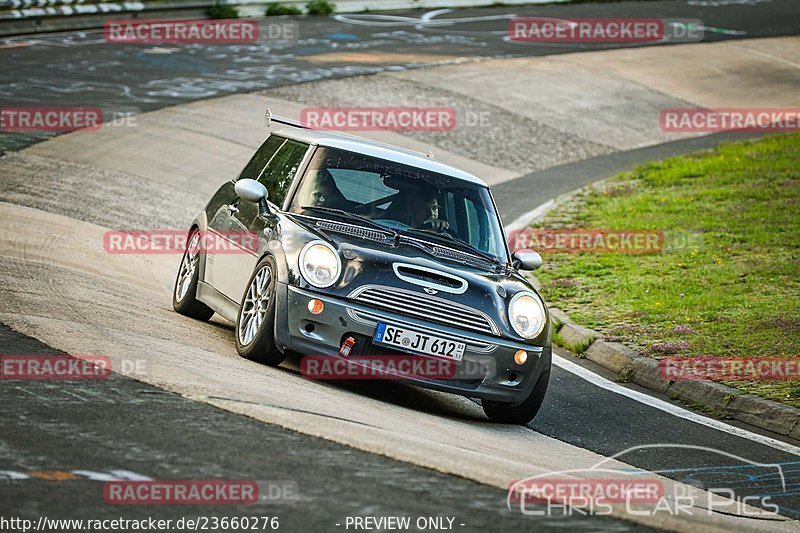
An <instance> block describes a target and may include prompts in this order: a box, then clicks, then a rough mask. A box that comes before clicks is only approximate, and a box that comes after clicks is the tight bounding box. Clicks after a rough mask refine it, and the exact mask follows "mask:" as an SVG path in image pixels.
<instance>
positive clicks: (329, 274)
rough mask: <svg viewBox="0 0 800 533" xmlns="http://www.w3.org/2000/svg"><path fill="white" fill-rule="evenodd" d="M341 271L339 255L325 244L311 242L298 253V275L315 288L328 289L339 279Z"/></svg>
mask: <svg viewBox="0 0 800 533" xmlns="http://www.w3.org/2000/svg"><path fill="white" fill-rule="evenodd" d="M341 270H342V261H341V259H339V254H337V253H336V250H334V249H333V247H331V245H329V244H328V243H326V242H323V241H311V242H310V243H308V244H306V245H305V246H304V247H303V249H302V250H301V251H300V273H301V274H302V275H303V278H304V279H305V280H306V281H307V282H309V283H310V284H311V285H313V286H315V287H319V288H321V289H322V288H325V287H330V286H331V285H333V284H334V283H336V280H337V279H339V273H340V272H341Z"/></svg>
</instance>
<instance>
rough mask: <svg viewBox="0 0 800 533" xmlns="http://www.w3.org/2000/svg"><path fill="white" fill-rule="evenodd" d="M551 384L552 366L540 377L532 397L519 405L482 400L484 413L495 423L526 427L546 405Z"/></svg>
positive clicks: (548, 366)
mask: <svg viewBox="0 0 800 533" xmlns="http://www.w3.org/2000/svg"><path fill="white" fill-rule="evenodd" d="M549 382H550V365H547V369H546V370H545V371H544V372H542V375H541V376H539V380H538V381H537V382H536V386H535V387H534V388H533V390H532V391H531V394H530V396H528V397H527V398H526V399H525V400H523V401H522V402H521V403H518V404H511V403H506V402H495V401H491V400H481V406H482V407H483V412H484V413H486V416H488V417H489V419H490V420H492V421H493V422H500V423H502V424H522V425H525V424H527V423H528V422H530V421H531V420H533V419H534V418H535V417H536V415H537V414H538V413H539V409H541V407H542V403H544V395H545V393H546V392H547V384H548V383H549Z"/></svg>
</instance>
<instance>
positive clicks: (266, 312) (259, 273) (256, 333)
mask: <svg viewBox="0 0 800 533" xmlns="http://www.w3.org/2000/svg"><path fill="white" fill-rule="evenodd" d="M236 351H237V352H239V355H241V356H242V357H244V358H245V359H250V360H251V361H256V362H259V363H264V364H267V365H272V366H277V365H279V364H281V362H282V361H283V360H284V359H285V358H286V356H285V355H284V354H283V353H281V352H280V350H278V347H277V346H276V345H275V261H274V260H273V259H272V257H270V256H266V257H264V258H263V259H262V260H261V261H259V263H258V265H256V268H255V270H253V275H252V276H251V277H250V281H249V282H248V283H247V289H246V290H245V292H244V296H242V302H241V305H240V306H239V314H238V315H237V316H236Z"/></svg>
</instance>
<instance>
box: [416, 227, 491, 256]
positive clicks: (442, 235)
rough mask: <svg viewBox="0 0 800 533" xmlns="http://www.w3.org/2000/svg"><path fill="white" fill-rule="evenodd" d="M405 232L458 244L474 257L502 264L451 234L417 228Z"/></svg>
mask: <svg viewBox="0 0 800 533" xmlns="http://www.w3.org/2000/svg"><path fill="white" fill-rule="evenodd" d="M404 231H405V232H407V233H423V234H425V235H431V236H433V237H438V238H439V239H441V240H443V241H447V242H448V243H453V244H456V245H458V246H460V247H461V248H463V249H466V250H468V251H469V252H470V253H472V254H473V255H477V256H478V257H480V258H482V259H485V260H487V261H489V262H490V263H493V264H495V265H500V264H502V263H501V262H500V260H499V259H497V258H496V257H495V256H493V255H491V254H488V253H486V252H484V251H483V250H481V249H480V248H476V247H475V246H473V245H471V244H470V243H468V242H464V241H462V240H461V239H458V238H456V237H453V236H452V235H450V234H449V233H439V232H438V231H433V230H429V229H417V228H408V229H407V230H404Z"/></svg>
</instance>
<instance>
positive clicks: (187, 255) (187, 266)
mask: <svg viewBox="0 0 800 533" xmlns="http://www.w3.org/2000/svg"><path fill="white" fill-rule="evenodd" d="M199 260H200V232H198V231H196V232H194V234H193V235H192V240H191V241H189V246H187V247H186V251H185V252H184V253H183V260H182V261H181V268H180V270H179V271H178V281H177V282H176V283H175V300H176V301H178V302H180V301H182V300H183V299H184V298H185V297H186V294H188V292H189V286H190V285H191V284H192V280H193V279H194V273H195V271H196V270H197V263H198V262H199Z"/></svg>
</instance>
